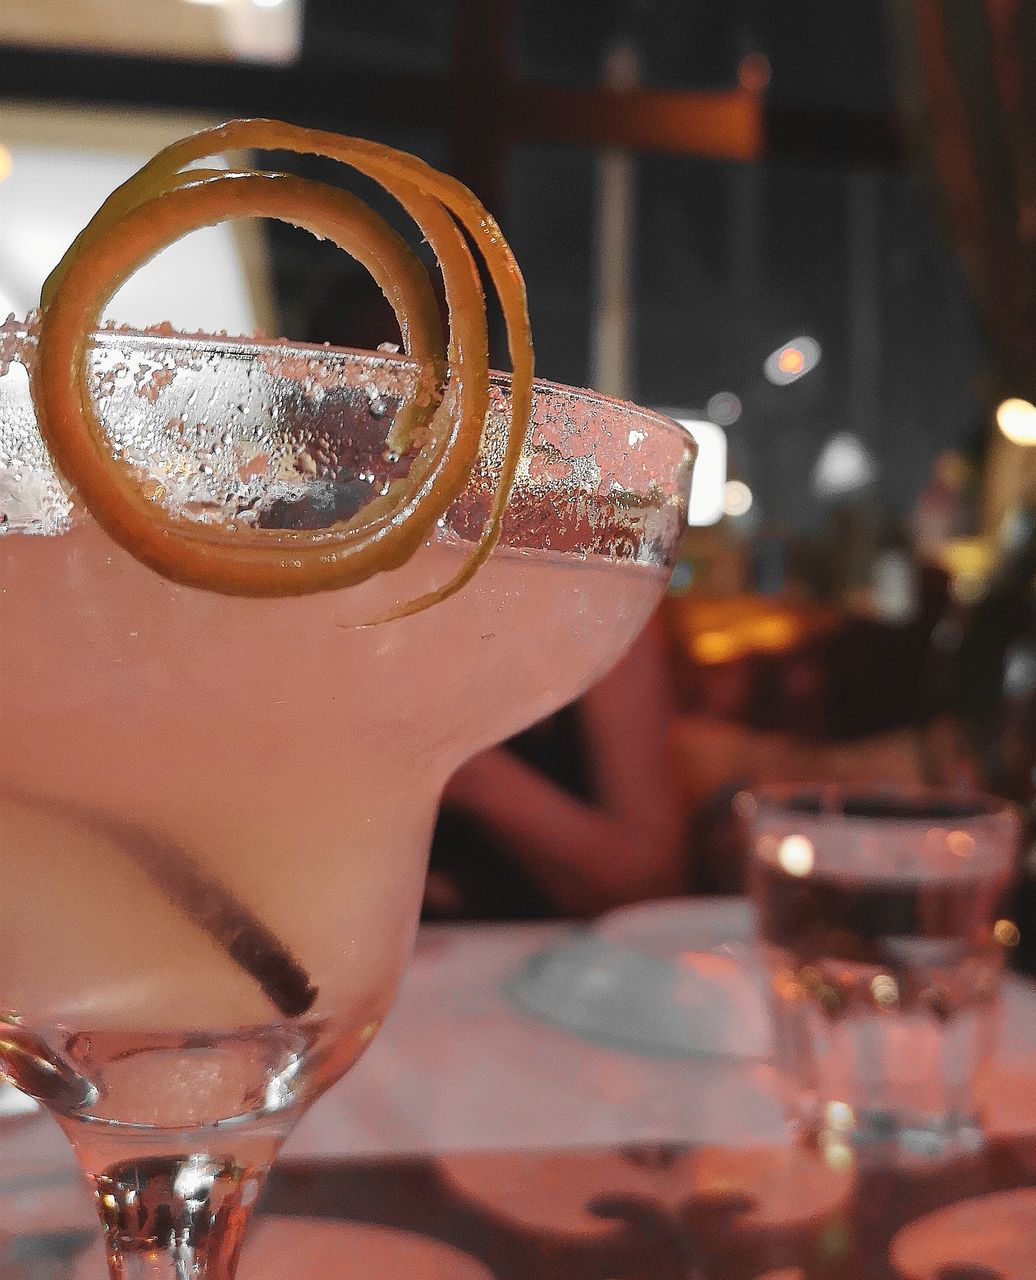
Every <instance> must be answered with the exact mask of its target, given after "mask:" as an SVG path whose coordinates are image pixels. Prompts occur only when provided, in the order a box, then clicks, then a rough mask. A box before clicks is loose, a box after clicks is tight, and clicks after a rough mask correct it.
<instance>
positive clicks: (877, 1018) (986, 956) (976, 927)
mask: <svg viewBox="0 0 1036 1280" xmlns="http://www.w3.org/2000/svg"><path fill="white" fill-rule="evenodd" d="M739 805H740V806H741V808H742V812H745V811H746V810H747V812H748V814H750V816H751V820H752V826H753V835H754V854H753V860H752V892H753V896H754V899H755V903H756V908H757V912H758V930H759V935H760V938H761V942H762V946H763V950H764V954H765V958H766V963H767V968H768V974H769V992H770V1002H771V1006H772V1010H773V1019H774V1024H775V1032H776V1049H777V1058H778V1065H779V1067H780V1068H781V1070H782V1071H783V1072H784V1074H785V1076H786V1079H787V1082H788V1085H789V1092H790V1097H791V1104H792V1111H793V1114H794V1116H795V1119H796V1120H797V1121H798V1123H799V1124H800V1125H801V1126H802V1128H803V1131H804V1133H805V1134H806V1135H807V1136H808V1137H811V1138H819V1139H820V1140H821V1141H822V1142H823V1143H825V1144H834V1145H835V1146H836V1147H837V1146H839V1145H842V1146H846V1147H848V1145H849V1144H856V1145H857V1146H859V1147H867V1146H871V1147H875V1146H878V1147H881V1148H883V1149H885V1150H888V1151H889V1152H892V1151H894V1150H895V1149H897V1148H898V1149H901V1150H903V1151H904V1152H914V1153H918V1154H929V1153H939V1152H943V1151H946V1150H949V1149H954V1148H957V1149H960V1148H967V1147H969V1146H973V1145H975V1144H977V1143H978V1142H979V1141H980V1137H981V1130H980V1117H979V1114H978V1110H977V1107H976V1102H975V1083H976V1077H977V1075H978V1073H979V1070H980V1068H981V1067H982V1066H983V1064H984V1063H985V1062H986V1061H987V1060H988V1058H989V1055H990V1052H991V1050H992V1047H993V1038H994V1033H995V1027H996V1014H997V993H998V988H999V980H1000V971H1001V960H1002V947H1001V945H1000V942H999V940H998V932H999V933H1000V934H1001V935H1002V933H1003V927H1004V926H1005V925H1006V924H1007V923H1008V922H1003V923H1002V925H1001V926H1000V927H999V929H998V926H997V914H998V909H999V907H1000V906H1001V903H1002V900H1003V898H1004V895H1005V892H1006V890H1007V887H1008V885H1009V882H1010V879H1011V875H1012V870H1013V864H1014V857H1015V851H1016V845H1017V836H1018V824H1017V819H1016V816H1015V813H1014V811H1013V810H1012V809H1011V808H1010V806H1008V805H1007V804H1005V803H1004V802H1002V801H999V800H996V799H993V798H989V797H974V798H966V799H962V798H960V797H958V796H952V795H944V794H940V793H937V792H924V791H922V792H909V793H906V792H904V793H894V792H889V793H885V792H866V791H852V790H841V789H837V788H821V789H815V790H807V789H801V790H795V789H785V790H772V791H761V792H757V793H755V794H754V795H752V796H744V797H742V798H740V800H739Z"/></svg>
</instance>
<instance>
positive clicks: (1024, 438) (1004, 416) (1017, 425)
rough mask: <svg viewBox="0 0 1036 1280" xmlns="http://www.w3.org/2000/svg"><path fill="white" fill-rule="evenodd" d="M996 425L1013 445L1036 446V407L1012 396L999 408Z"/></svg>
mask: <svg viewBox="0 0 1036 1280" xmlns="http://www.w3.org/2000/svg"><path fill="white" fill-rule="evenodd" d="M996 425H997V426H998V427H999V428H1000V430H1001V431H1002V432H1003V433H1004V435H1005V436H1006V437H1007V439H1008V440H1010V441H1011V443H1012V444H1022V445H1032V444H1036V405H1033V404H1030V403H1029V401H1028V400H1021V399H1019V398H1018V397H1017V396H1012V397H1011V398H1010V399H1009V400H1004V401H1002V402H1001V403H1000V404H999V405H998V406H997V410H996Z"/></svg>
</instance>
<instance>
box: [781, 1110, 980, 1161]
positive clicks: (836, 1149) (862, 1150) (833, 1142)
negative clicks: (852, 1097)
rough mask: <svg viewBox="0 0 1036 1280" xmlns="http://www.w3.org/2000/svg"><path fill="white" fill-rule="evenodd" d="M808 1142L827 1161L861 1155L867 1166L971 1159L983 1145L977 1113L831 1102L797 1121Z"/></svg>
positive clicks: (797, 1125)
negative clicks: (926, 1113)
mask: <svg viewBox="0 0 1036 1280" xmlns="http://www.w3.org/2000/svg"><path fill="white" fill-rule="evenodd" d="M796 1128H797V1130H798V1132H799V1134H800V1135H801V1136H802V1137H803V1138H804V1139H805V1140H806V1142H807V1143H808V1144H809V1145H811V1146H815V1147H817V1148H818V1149H820V1150H821V1151H822V1152H823V1153H824V1155H825V1158H827V1159H828V1160H829V1161H830V1160H832V1159H834V1160H835V1161H837V1160H838V1158H839V1155H840V1153H841V1154H842V1156H843V1158H847V1159H851V1158H853V1157H858V1158H860V1159H866V1160H867V1161H868V1163H870V1162H872V1161H873V1162H876V1163H891V1164H895V1163H901V1162H903V1161H914V1160H924V1161H928V1160H942V1159H952V1158H955V1157H959V1156H967V1155H973V1154H975V1153H976V1152H978V1151H981V1150H982V1148H983V1146H984V1145H985V1135H984V1133H983V1131H982V1126H981V1123H980V1119H979V1117H978V1116H977V1115H973V1114H965V1113H957V1112H951V1113H949V1114H948V1115H945V1116H937V1117H936V1116H924V1115H912V1114H910V1113H904V1112H899V1111H892V1110H889V1109H886V1108H883V1107H869V1108H853V1107H850V1106H849V1105H848V1104H847V1103H844V1102H829V1103H827V1104H826V1105H825V1106H823V1107H822V1108H819V1109H818V1110H816V1111H815V1112H813V1113H812V1114H809V1115H806V1116H803V1117H800V1118H799V1119H798V1121H797V1123H796Z"/></svg>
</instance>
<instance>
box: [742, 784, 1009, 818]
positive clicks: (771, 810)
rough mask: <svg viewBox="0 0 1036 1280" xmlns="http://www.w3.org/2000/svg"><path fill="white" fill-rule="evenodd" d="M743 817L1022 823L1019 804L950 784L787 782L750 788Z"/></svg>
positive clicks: (743, 805)
mask: <svg viewBox="0 0 1036 1280" xmlns="http://www.w3.org/2000/svg"><path fill="white" fill-rule="evenodd" d="M736 804H737V810H738V812H739V813H740V814H741V816H742V817H745V818H748V819H751V820H752V821H753V822H755V823H757V824H758V822H759V821H760V820H761V819H763V818H767V817H768V818H770V819H776V818H786V819H789V820H795V821H797V822H803V821H807V822H812V823H818V824H824V823H833V822H837V823H840V824H841V823H853V824H859V825H861V826H862V825H864V824H871V823H879V822H880V823H885V824H900V825H905V826H913V825H915V824H916V825H918V826H920V825H922V824H929V825H930V824H932V823H939V822H945V823H954V824H957V825H961V824H963V825H969V824H973V823H992V824H1000V823H1004V822H1006V823H1009V824H1011V825H1017V823H1018V821H1019V818H1018V810H1017V806H1015V805H1014V804H1012V803H1011V801H1009V800H1005V799H1004V798H1003V797H1002V796H997V795H993V794H992V793H991V792H987V791H973V792H968V793H966V794H962V793H961V792H960V791H955V790H953V789H952V788H949V787H939V786H925V785H920V786H908V785H904V786H887V787H879V786H872V785H866V784H854V783H830V784H828V783H799V784H795V783H782V784H774V785H765V786H760V787H746V788H744V789H743V790H742V791H741V792H739V794H738V797H737V801H736Z"/></svg>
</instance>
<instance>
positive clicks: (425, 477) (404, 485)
mask: <svg viewBox="0 0 1036 1280" xmlns="http://www.w3.org/2000/svg"><path fill="white" fill-rule="evenodd" d="M239 149H249V150H280V151H290V152H296V153H304V154H315V155H319V156H324V157H327V158H330V159H332V160H336V161H339V162H341V163H343V164H345V165H348V166H351V167H352V168H353V169H355V170H357V171H359V172H360V173H362V174H364V175H366V176H367V177H369V178H371V179H373V180H374V181H375V182H377V183H379V184H380V185H381V186H382V187H383V188H384V189H385V190H386V191H387V192H388V193H389V194H390V195H392V196H393V197H395V199H396V200H397V201H398V202H399V203H400V205H401V206H402V207H403V208H404V209H405V210H406V212H407V213H408V214H409V216H410V217H411V218H412V219H413V221H414V223H415V224H416V226H417V227H418V229H419V231H420V232H421V234H422V236H423V237H424V239H425V240H426V241H427V242H428V244H429V245H430V247H431V249H432V251H433V253H434V254H435V256H436V259H437V261H438V265H439V269H440V271H441V274H442V279H443V286H444V291H445V296H446V304H447V312H448V326H449V333H448V338H447V342H446V344H445V345H444V343H443V336H442V328H441V324H440V321H439V315H438V309H437V306H436V302H435V296H434V292H433V290H432V287H431V284H430V281H429V280H428V277H427V274H426V272H425V269H424V267H423V265H422V264H421V263H420V261H419V260H418V258H417V257H416V255H415V254H414V253H413V252H412V251H411V250H410V249H409V248H408V247H407V245H406V243H405V241H403V239H402V238H401V237H400V236H399V235H398V234H397V233H396V232H395V231H393V230H392V229H391V228H390V227H389V226H388V224H387V223H386V222H385V221H384V220H383V219H382V218H381V217H380V216H379V215H377V214H376V213H375V212H374V211H373V210H372V209H370V208H369V207H368V206H367V205H366V204H364V203H363V202H362V201H360V200H358V199H357V198H356V197H354V196H351V195H349V194H348V193H347V192H345V191H342V190H339V189H338V188H335V187H330V186H328V185H326V184H324V183H320V182H314V181H311V180H308V179H302V178H298V177H292V176H289V175H287V174H283V173H277V172H268V171H258V170H252V169H248V170H244V171H242V170H226V169H198V168H190V167H188V166H191V165H193V164H194V163H195V162H197V161H199V160H204V159H205V158H206V157H211V156H213V155H217V154H220V153H223V152H226V151H236V150H239ZM254 216H261V217H272V218H277V219H280V220H282V221H285V222H289V223H292V224H294V225H297V226H300V227H302V228H304V229H306V230H308V231H310V232H312V233H313V234H314V235H317V236H320V237H323V238H326V239H329V240H331V241H333V242H334V243H335V244H336V245H338V246H339V247H340V248H342V249H343V250H345V251H346V252H347V253H349V254H351V255H352V256H353V257H355V258H356V259H357V261H359V262H360V263H361V264H362V265H363V266H365V267H366V269H367V270H368V271H369V272H370V273H371V275H372V277H373V278H374V280H375V281H376V283H377V284H378V285H379V287H380V288H381V289H382V291H383V293H384V294H385V296H386V298H387V299H388V301H389V303H390V304H391V305H392V307H393V309H394V311H395V314H396V316H397V319H398V322H399V328H400V333H401V335H402V338H403V348H404V351H405V353H406V355H407V356H408V357H410V358H411V360H413V361H414V362H416V363H417V364H418V365H419V367H420V371H421V372H420V376H419V377H418V378H417V379H416V383H415V387H414V389H413V391H412V392H411V394H410V395H409V396H408V398H406V399H405V400H404V402H403V403H402V404H401V406H400V409H399V411H398V413H397V415H396V419H395V421H394V423H393V426H392V430H391V434H390V437H389V444H390V446H391V447H393V448H395V449H396V450H398V451H400V452H402V451H404V450H406V449H408V448H412V449H415V450H416V453H415V456H414V457H413V461H412V463H411V466H410V470H409V472H408V474H407V475H406V477H405V479H402V480H395V481H393V483H392V485H391V486H390V487H389V489H388V491H387V493H385V494H384V495H382V496H379V497H375V498H373V499H372V501H371V502H369V503H368V504H367V506H365V507H364V508H363V509H362V510H361V511H360V512H359V513H358V514H357V515H356V516H354V517H353V518H352V519H350V520H348V521H344V522H342V523H340V524H338V525H335V526H334V527H332V528H330V529H321V530H309V529H307V530H287V529H266V528H249V529H248V530H247V531H245V532H236V533H233V534H231V533H229V532H228V531H226V530H225V529H220V528H219V526H218V525H217V526H213V525H210V524H205V523H201V522H199V521H196V520H192V519H190V518H189V517H187V516H184V515H179V514H177V513H176V512H174V511H170V510H168V509H167V508H166V507H164V506H163V505H162V504H161V502H160V501H158V500H157V498H156V495H155V493H154V486H153V485H152V486H151V490H150V491H149V490H148V488H147V487H146V486H145V484H144V483H142V480H141V477H140V474H139V472H138V471H137V470H136V468H135V467H133V466H132V465H131V464H130V463H128V462H126V461H124V460H123V459H121V458H120V457H118V456H117V455H116V453H114V452H113V449H112V446H111V443H110V441H109V440H108V437H107V435H106V433H105V431H104V429H103V427H102V426H101V424H100V421H99V419H98V415H97V411H96V409H95V407H94V404H93V401H92V398H91V396H90V393H89V389H88V386H87V361H88V356H89V346H90V342H91V335H92V332H93V330H94V329H95V328H96V326H97V324H98V322H99V317H100V315H101V313H102V312H103V310H104V308H105V306H106V305H107V304H108V302H109V301H110V299H111V298H112V296H113V295H114V294H115V292H116V291H117V290H118V288H119V286H120V285H121V284H122V283H123V281H124V280H126V279H127V278H128V277H129V276H130V275H132V274H133V272H134V271H136V270H137V269H138V268H139V267H141V266H142V265H143V264H144V263H145V262H147V261H148V260H149V259H150V258H151V257H153V256H154V255H155V254H156V253H158V252H159V251H160V250H161V249H163V248H164V247H166V246H167V245H169V244H171V243H173V242H174V241H175V240H178V239H180V238H181V237H182V236H184V235H186V234H187V233H188V232H190V231H192V230H195V229H196V228H199V227H202V226H209V225H213V224H215V223H218V222H221V221H223V220H225V219H227V218H237V217H254ZM469 242H470V244H471V245H474V246H475V248H476V249H477V250H478V251H479V254H480V256H481V257H482V260H483V262H484V264H485V267H486V270H487V272H488V275H489V278H490V280H491V281H492V283H493V286H494V288H495V290H496V292H497V295H498V297H499V300H500V304H501V309H502V312H503V317H504V322H505V325H506V329H507V338H508V346H509V352H510V358H511V364H512V379H511V403H510V421H509V426H508V434H507V439H506V444H505V448H504V456H503V460H502V463H501V465H500V469H499V476H498V479H497V485H496V489H495V492H494V494H493V499H492V503H491V506H490V510H489V514H488V516H487V518H486V521H485V524H484V526H483V528H482V531H481V533H480V535H479V537H478V539H477V541H476V542H475V543H474V546H473V548H472V550H471V552H470V554H469V555H468V557H467V559H466V560H465V562H464V564H463V565H462V567H461V568H460V570H459V571H458V572H457V573H456V574H455V575H454V577H453V578H452V579H451V580H450V581H449V582H447V583H446V584H445V585H443V586H440V587H439V588H437V589H436V590H434V591H431V592H428V593H427V594H425V595H421V596H418V597H416V598H414V599H412V600H408V601H405V602H403V603H401V604H399V605H397V606H396V608H395V609H394V610H393V611H392V614H391V615H390V616H392V617H399V616H404V615H406V614H409V613H414V612H417V611H419V610H421V609H424V608H427V607H429V606H430V605H432V604H434V603H436V602H437V601H439V600H441V599H443V598H444V597H446V596H447V595H450V594H452V593H453V592H454V591H456V590H458V589H459V588H460V587H461V586H462V585H463V584H464V583H465V582H466V581H468V580H469V579H470V578H471V576H472V575H473V574H474V573H475V572H476V570H477V569H478V567H479V566H480V565H481V564H482V563H483V562H484V561H485V559H486V558H487V557H488V555H489V554H490V552H491V551H492V548H493V546H494V545H495V543H496V541H497V539H498V538H499V534H500V527H501V520H502V517H503V513H504V509H505V507H506V504H507V501H508V497H509V495H510V491H511V487H512V485H513V481H514V477H515V474H516V470H517V465H518V460H519V457H520V455H521V450H522V446H523V443H524V440H525V433H526V429H527V426H528V422H529V418H530V414H531V408H532V378H533V361H532V342H531V335H530V328H529V318H528V310H527V306H526V300H525V288H524V283H523V281H522V277H521V273H520V271H519V269H518V266H517V264H516V262H515V260H514V256H513V254H512V253H511V250H510V248H509V247H508V245H507V243H506V241H505V240H504V239H503V236H502V235H501V233H500V230H499V228H498V227H497V224H496V222H495V221H494V220H493V218H492V217H491V216H490V215H489V214H488V213H487V211H486V210H485V209H484V207H483V206H482V204H481V203H480V202H479V201H478V199H477V198H476V197H475V196H474V195H473V194H472V193H471V192H470V191H469V190H468V189H467V188H466V187H465V186H464V185H463V184H462V183H460V182H458V181H457V180H456V179H453V178H451V177H449V176H448V175H446V174H442V173H439V172H438V171H437V170H435V169H433V168H431V167H430V166H429V165H427V164H425V163H424V162H423V161H421V160H420V159H418V158H417V157H415V156H411V155H408V154H406V153H404V152H400V151H397V150H395V149H393V148H391V147H387V146H383V145H381V144H378V143H373V142H368V141H365V140H362V139H355V138H346V137H342V136H339V135H337V134H333V133H327V132H323V131H318V130H310V129H304V128H300V127H298V126H295V125H290V124H284V123H281V122H277V121H271V120H235V121H230V122H228V123H226V124H223V125H220V126H217V127H216V128H213V129H207V130H203V131H202V132H200V133H197V134H194V135H192V136H191V137H188V138H185V139H183V140H181V141H180V142H177V143H174V144H173V145H172V146H170V147H167V148H166V149H165V150H163V151H161V152H159V153H158V155H156V156H155V157H154V158H153V159H152V160H150V161H149V162H148V163H147V164H146V165H145V166H144V167H143V168H142V169H141V170H139V171H138V172H137V173H136V174H135V175H134V176H133V177H132V178H130V179H129V180H128V181H127V182H126V183H124V184H123V185H122V186H121V187H119V188H118V189H117V190H116V191H115V192H113V193H112V195H111V196H110V197H109V198H108V200H107V201H106V202H105V203H104V205H102V206H101V208H100V209H99V210H98V212H97V214H96V215H95V216H94V218H93V219H92V220H91V222H90V223H89V224H88V225H87V227H86V228H85V229H84V230H83V232H81V233H80V235H79V237H78V238H77V240H76V241H75V242H74V243H73V245H72V246H71V248H70V249H69V251H68V252H67V253H66V255H65V257H64V258H63V259H62V261H61V262H60V263H59V264H58V266H57V268H56V269H55V271H54V272H53V273H52V274H51V276H50V278H49V279H48V280H47V282H46V284H45V285H44V290H43V295H42V299H41V310H42V317H41V323H40V330H39V344H38V352H37V360H36V365H35V369H34V373H33V397H34V401H35V404H36V409H37V416H38V419H39V425H40V431H41V434H42V436H43V438H44V441H45V443H46V445H47V447H48V449H49V450H50V453H51V456H52V458H53V460H54V463H55V465H56V467H57V468H58V470H59V471H60V472H61V474H62V475H63V476H64V477H65V479H66V481H67V482H69V483H70V484H71V485H72V486H73V487H74V488H75V489H76V491H77V492H78V494H79V496H80V498H81V499H82V501H83V502H84V504H85V505H86V507H87V509H88V510H89V511H90V513H91V514H92V515H93V517H94V519H95V520H96V521H97V522H98V524H100V525H101V526H102V527H103V528H104V529H105V530H106V531H107V533H108V534H109V535H110V536H111V537H112V538H113V539H114V540H115V541H117V542H119V543H120V544H121V545H122V546H123V547H125V548H126V549H127V550H128V551H129V552H131V554H133V555H134V556H135V557H136V558H137V559H138V560H140V561H142V562H143V563H145V564H147V565H149V566H150V567H151V568H153V569H154V570H156V571H157V572H159V573H161V574H163V575H164V576H166V577H168V578H170V579H172V580H174V581H176V582H179V583H182V584H185V585H189V586H194V587H201V588H204V589H208V590H212V591H218V592H221V593H224V594H229V595H247V596H284V595H299V594H305V593H309V592H313V591H323V590H333V589H336V588H339V587H345V586H349V585H353V584H355V583H358V582H361V581H363V580H365V579H366V578H369V577H371V576H372V575H373V574H375V573H378V572H380V571H382V570H384V569H390V568H395V567H397V566H399V565H400V564H402V563H404V562H405V561H406V560H407V559H408V558H409V557H410V556H411V555H412V554H413V552H414V551H415V550H416V549H417V547H418V546H419V545H421V543H422V542H424V541H427V539H428V538H429V537H430V536H431V534H432V532H433V530H434V526H435V523H436V521H437V520H438V519H439V518H440V517H441V516H442V515H443V514H444V513H445V512H446V510H447V509H448V508H449V506H450V504H451V502H452V501H453V500H454V499H455V498H456V497H457V495H458V494H459V493H460V491H461V490H462V489H463V487H464V485H465V483H466V482H467V480H468V479H469V477H470V476H471V473H472V471H473V469H474V467H475V464H476V461H477V458H478V453H479V447H480V443H481V437H482V427H483V423H484V420H485V416H486V411H487V408H488V403H489V367H488V333H487V329H488V326H487V320H486V310H485V298H484V295H483V291H482V286H481V281H480V278H479V272H478V268H477V267H476V264H475V261H474V259H473V257H472V254H471V251H470V248H469Z"/></svg>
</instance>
